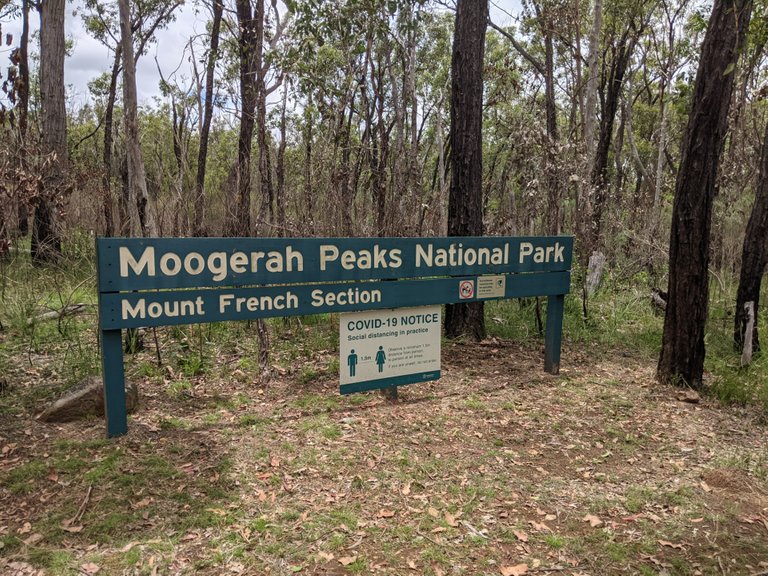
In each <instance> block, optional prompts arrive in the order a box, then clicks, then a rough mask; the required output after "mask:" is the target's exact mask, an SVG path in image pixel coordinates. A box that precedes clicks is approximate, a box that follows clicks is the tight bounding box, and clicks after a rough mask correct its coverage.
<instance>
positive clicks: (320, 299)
mask: <svg viewBox="0 0 768 576" xmlns="http://www.w3.org/2000/svg"><path fill="white" fill-rule="evenodd" d="M311 296H312V306H314V307H318V306H347V305H354V304H375V303H378V302H381V290H361V289H360V288H348V289H347V290H342V291H340V292H323V291H322V290H312V294H311Z"/></svg>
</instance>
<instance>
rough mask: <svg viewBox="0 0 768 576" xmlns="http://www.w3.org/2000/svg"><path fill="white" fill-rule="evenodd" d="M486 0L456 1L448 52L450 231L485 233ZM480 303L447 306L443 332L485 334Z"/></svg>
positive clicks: (449, 334) (452, 233) (476, 336)
mask: <svg viewBox="0 0 768 576" xmlns="http://www.w3.org/2000/svg"><path fill="white" fill-rule="evenodd" d="M487 21H488V0H459V1H458V3H457V4H456V28H455V31H454V36H453V53H452V57H451V134H450V145H451V188H450V192H449V197H448V235H449V236H480V235H482V233H483V140H482V129H483V57H484V54H485V30H486V26H487ZM483 312H484V308H483V303H482V302H473V303H470V304H452V305H451V304H449V305H447V306H446V307H445V334H446V336H447V337H449V338H456V337H457V336H460V335H466V336H469V337H470V338H473V339H476V340H482V339H483V338H485V319H484V317H483Z"/></svg>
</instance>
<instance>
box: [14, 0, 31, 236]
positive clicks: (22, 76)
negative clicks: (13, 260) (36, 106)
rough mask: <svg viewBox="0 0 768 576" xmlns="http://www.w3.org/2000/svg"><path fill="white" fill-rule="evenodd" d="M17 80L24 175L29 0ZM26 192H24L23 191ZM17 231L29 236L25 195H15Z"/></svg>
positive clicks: (23, 4)
mask: <svg viewBox="0 0 768 576" xmlns="http://www.w3.org/2000/svg"><path fill="white" fill-rule="evenodd" d="M18 59H19V79H18V80H17V83H16V85H17V87H18V88H17V94H18V104H17V109H18V110H19V144H20V145H19V160H20V163H21V168H22V170H23V171H24V172H25V173H26V172H27V168H28V165H29V162H28V159H27V153H28V148H27V125H28V117H29V0H22V2H21V39H20V41H19V53H18ZM24 192H26V191H24ZM17 198H18V201H19V205H18V212H17V217H18V223H17V227H18V231H19V234H20V235H21V236H26V235H27V234H29V204H28V202H29V198H27V193H23V194H17Z"/></svg>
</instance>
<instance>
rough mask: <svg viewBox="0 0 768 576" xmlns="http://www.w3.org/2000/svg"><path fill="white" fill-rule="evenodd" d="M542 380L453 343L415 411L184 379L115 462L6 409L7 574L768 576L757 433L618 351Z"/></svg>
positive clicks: (320, 385)
mask: <svg viewBox="0 0 768 576" xmlns="http://www.w3.org/2000/svg"><path fill="white" fill-rule="evenodd" d="M330 356H331V355H330V353H323V352H321V353H319V354H317V355H315V357H314V361H315V362H317V363H319V364H322V363H323V362H327V361H328V360H329V359H330ZM541 362H542V360H541V352H540V350H538V349H532V348H526V347H521V346H518V345H514V344H509V343H502V342H498V341H494V340H491V341H488V342H484V343H482V344H479V345H459V344H457V345H448V346H446V347H445V348H444V351H443V374H444V377H443V378H442V379H441V380H440V381H439V382H435V383H429V384H418V385H413V386H411V387H406V388H403V389H401V393H400V396H401V402H400V403H399V404H397V405H392V404H388V403H386V402H385V401H384V400H383V399H382V398H381V396H379V395H378V394H367V395H354V396H350V397H343V398H342V397H339V396H338V395H337V392H336V389H335V379H334V378H333V376H332V375H330V374H326V375H320V376H318V377H316V378H313V379H312V380H311V381H310V382H304V383H299V382H297V378H298V377H299V375H300V374H299V372H298V371H292V372H291V373H287V374H285V375H283V376H282V377H281V378H279V379H278V381H276V382H274V383H272V384H271V385H270V386H269V388H263V389H259V388H258V386H255V385H253V384H252V383H250V382H249V381H248V378H247V376H245V375H244V374H242V372H241V373H238V372H237V371H232V372H231V374H230V377H229V378H226V379H216V378H213V377H208V378H200V379H197V380H195V381H193V382H192V383H191V385H190V386H189V387H182V389H181V390H179V387H178V386H176V387H174V385H173V383H174V382H173V379H171V378H166V380H165V382H164V385H158V384H157V383H154V384H149V383H145V384H144V386H143V390H145V395H144V400H145V407H144V409H143V410H142V411H141V412H140V413H139V414H138V415H137V416H136V417H134V418H133V419H132V421H131V424H130V430H131V431H130V435H129V436H128V437H126V438H122V439H120V440H118V441H116V442H108V441H104V440H102V439H101V438H102V436H103V430H104V428H103V423H102V422H98V421H91V422H89V423H86V424H83V423H79V424H68V425H61V426H58V427H53V426H49V425H44V424H41V423H38V422H36V421H34V420H32V419H31V418H30V417H29V413H28V411H25V410H22V409H19V410H17V414H16V415H15V416H13V415H9V414H10V413H11V411H12V410H11V409H12V408H13V407H14V406H15V405H14V404H13V403H12V402H11V401H10V400H8V399H6V400H4V402H5V404H3V406H4V412H3V413H2V416H3V420H2V422H0V451H2V454H1V456H0V538H1V540H0V543H2V545H3V547H2V548H0V571H4V572H3V573H9V574H13V573H20V574H30V573H35V571H36V570H43V572H42V573H51V574H70V573H72V574H77V573H96V572H94V571H97V572H98V573H102V574H122V573H125V574H153V573H158V574H164V573H168V574H175V573H189V574H191V573H208V574H223V573H243V574H293V573H299V574H368V573H382V574H386V573H389V574H434V575H440V574H442V575H452V574H468V575H476V574H496V575H498V574H507V575H512V574H525V573H528V574H572V575H578V574H591V575H595V576H597V575H603V574H627V573H628V574H704V575H708V574H753V575H756V574H768V435H767V429H766V425H765V423H763V422H760V421H759V419H758V417H757V415H756V414H755V413H752V412H751V411H749V410H739V409H730V408H723V407H720V406H717V405H714V404H711V403H709V402H708V401H706V400H704V401H702V402H700V403H697V404H693V403H689V402H686V401H682V400H681V399H678V396H680V395H679V392H678V391H677V390H675V389H670V388H666V387H659V386H658V385H657V384H656V383H655V382H654V380H653V366H652V364H651V363H650V362H649V361H647V360H644V359H639V358H634V357H632V356H631V355H627V354H622V353H619V352H617V353H611V354H601V353H599V352H598V351H596V350H581V351H578V352H577V351H574V350H566V351H565V354H564V356H563V362H562V366H563V370H562V372H561V374H560V376H557V377H553V376H548V375H546V374H544V373H543V371H542V370H541ZM17 392H18V390H17ZM19 396H22V395H21V394H19ZM680 397H681V398H682V396H680ZM17 408H18V406H17Z"/></svg>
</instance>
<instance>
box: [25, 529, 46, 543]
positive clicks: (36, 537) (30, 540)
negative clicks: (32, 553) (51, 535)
mask: <svg viewBox="0 0 768 576" xmlns="http://www.w3.org/2000/svg"><path fill="white" fill-rule="evenodd" d="M42 539H43V535H42V534H40V533H39V532H35V533H34V534H32V536H30V537H29V538H27V539H26V540H24V544H26V545H27V546H32V545H33V544H37V543H38V542H40V540H42Z"/></svg>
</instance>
